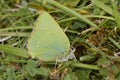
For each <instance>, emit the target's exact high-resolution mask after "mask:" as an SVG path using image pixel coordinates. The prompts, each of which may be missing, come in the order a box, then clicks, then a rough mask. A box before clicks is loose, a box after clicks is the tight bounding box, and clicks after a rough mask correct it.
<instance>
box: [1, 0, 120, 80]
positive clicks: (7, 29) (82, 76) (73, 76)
mask: <svg viewBox="0 0 120 80" xmlns="http://www.w3.org/2000/svg"><path fill="white" fill-rule="evenodd" d="M119 8H120V0H74V1H73V0H0V80H120V14H119ZM42 11H46V12H48V13H49V14H50V15H51V16H52V17H53V18H54V19H55V20H56V22H57V23H58V24H59V25H60V27H61V28H62V29H63V30H64V31H65V34H66V35H67V37H68V38H69V41H70V44H71V46H72V47H74V48H75V49H76V51H75V53H74V54H75V56H76V59H77V61H74V60H69V61H66V62H60V63H59V62H57V63H56V61H54V62H44V61H40V60H39V59H35V58H30V57H29V55H28V53H27V45H28V43H27V42H28V38H29V36H30V34H31V32H32V30H33V29H34V24H35V21H36V19H37V17H38V16H39V15H41V12H42ZM45 24H47V22H45ZM38 34H39V33H38ZM56 34H57V33H56ZM46 43H47V42H45V44H46ZM53 45H56V44H53ZM33 48H34V47H33ZM45 50H47V49H45ZM48 55H49V54H48ZM47 58H49V57H47Z"/></svg>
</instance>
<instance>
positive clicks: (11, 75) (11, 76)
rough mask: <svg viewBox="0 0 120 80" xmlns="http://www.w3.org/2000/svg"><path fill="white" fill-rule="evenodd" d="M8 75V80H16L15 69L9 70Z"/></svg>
mask: <svg viewBox="0 0 120 80" xmlns="http://www.w3.org/2000/svg"><path fill="white" fill-rule="evenodd" d="M7 75H8V78H7V80H15V73H14V68H13V67H10V68H8V69H7Z"/></svg>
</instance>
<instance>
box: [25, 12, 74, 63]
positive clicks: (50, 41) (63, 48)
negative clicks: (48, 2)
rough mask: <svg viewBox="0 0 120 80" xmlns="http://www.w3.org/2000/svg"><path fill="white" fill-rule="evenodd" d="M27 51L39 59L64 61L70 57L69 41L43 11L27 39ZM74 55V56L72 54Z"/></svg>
mask: <svg viewBox="0 0 120 80" xmlns="http://www.w3.org/2000/svg"><path fill="white" fill-rule="evenodd" d="M27 48H28V49H27V52H28V54H29V55H30V56H31V57H32V58H38V59H39V60H41V61H56V60H58V61H60V62H61V61H62V60H63V61H66V60H68V59H67V58H70V59H71V58H72V56H71V55H72V53H71V54H70V55H68V54H69V53H70V51H71V48H70V42H69V39H68V37H67V36H66V34H65V33H64V31H63V30H62V29H61V28H60V26H59V25H58V24H57V22H56V21H55V20H54V18H53V17H52V16H51V15H50V14H49V13H48V12H46V11H43V12H42V13H41V15H40V16H39V17H38V18H37V20H36V22H35V25H34V29H33V31H32V33H31V35H30V37H29V39H28V43H27ZM74 57H75V56H74Z"/></svg>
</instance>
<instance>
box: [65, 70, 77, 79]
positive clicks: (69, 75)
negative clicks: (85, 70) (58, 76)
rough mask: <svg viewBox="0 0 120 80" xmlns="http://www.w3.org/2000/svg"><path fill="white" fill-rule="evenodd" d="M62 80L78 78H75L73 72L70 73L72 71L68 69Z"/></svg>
mask: <svg viewBox="0 0 120 80" xmlns="http://www.w3.org/2000/svg"><path fill="white" fill-rule="evenodd" d="M64 80H78V78H77V77H76V76H75V74H74V72H72V69H69V71H68V73H67V74H66V76H65V77H64Z"/></svg>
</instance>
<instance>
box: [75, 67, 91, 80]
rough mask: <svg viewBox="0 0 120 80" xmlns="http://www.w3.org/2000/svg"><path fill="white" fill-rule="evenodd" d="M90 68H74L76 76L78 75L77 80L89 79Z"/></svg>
mask: <svg viewBox="0 0 120 80" xmlns="http://www.w3.org/2000/svg"><path fill="white" fill-rule="evenodd" d="M91 71H92V70H89V69H79V70H76V71H75V73H76V76H77V77H78V79H79V80H89V75H90V72H91Z"/></svg>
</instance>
